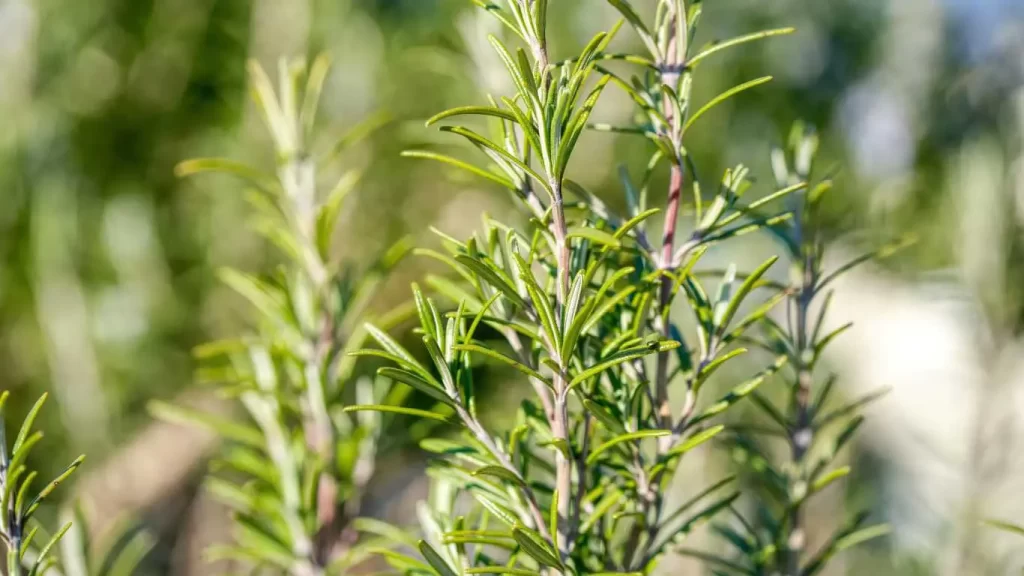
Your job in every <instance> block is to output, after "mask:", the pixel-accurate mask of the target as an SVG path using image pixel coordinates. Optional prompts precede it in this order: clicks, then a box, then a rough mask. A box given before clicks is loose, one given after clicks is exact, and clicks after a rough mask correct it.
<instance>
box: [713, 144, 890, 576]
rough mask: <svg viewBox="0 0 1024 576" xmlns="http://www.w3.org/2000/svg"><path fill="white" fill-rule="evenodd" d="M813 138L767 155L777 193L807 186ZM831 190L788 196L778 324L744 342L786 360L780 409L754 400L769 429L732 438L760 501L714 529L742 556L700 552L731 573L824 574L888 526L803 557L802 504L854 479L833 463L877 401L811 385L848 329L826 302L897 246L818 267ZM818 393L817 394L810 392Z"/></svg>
mask: <svg viewBox="0 0 1024 576" xmlns="http://www.w3.org/2000/svg"><path fill="white" fill-rule="evenodd" d="M817 146H818V141H817V136H816V135H815V134H814V133H813V131H812V130H810V129H808V128H806V127H805V126H803V125H802V124H797V125H796V126H795V127H794V128H793V131H792V133H791V135H790V138H789V143H788V146H787V147H786V148H777V149H775V150H773V152H772V168H773V172H774V175H775V180H776V183H777V185H778V186H780V187H785V186H790V185H794V184H796V183H806V182H808V181H809V180H810V178H811V176H812V174H811V172H812V167H813V160H814V157H815V155H816V152H817ZM831 189H832V181H831V180H830V179H829V178H825V179H822V180H820V181H818V182H816V183H815V184H814V185H813V186H804V187H801V188H800V189H799V190H797V191H796V192H795V193H793V194H791V195H789V196H788V198H787V199H786V201H787V203H788V209H789V212H790V213H791V214H792V218H789V219H787V220H786V221H785V222H782V223H779V224H778V225H776V226H774V227H773V232H774V235H775V237H776V238H777V239H778V240H779V241H780V242H779V243H780V244H781V245H782V247H783V248H784V250H785V252H786V254H787V256H788V259H789V261H790V266H791V272H790V275H789V276H790V283H789V285H788V286H787V288H786V289H785V290H784V291H783V292H782V293H781V294H782V295H783V296H784V297H785V300H786V305H785V306H784V310H785V311H784V314H783V317H782V319H781V321H778V320H776V319H774V318H772V317H765V318H764V319H763V320H762V322H761V324H760V326H761V327H762V328H763V330H762V332H763V333H762V334H761V335H753V334H751V335H747V336H745V337H744V341H745V342H746V343H749V344H750V345H753V346H756V347H758V348H762V349H765V350H768V351H770V352H771V353H773V354H779V355H781V356H783V357H785V358H787V359H788V364H789V367H788V370H787V371H785V374H786V376H785V377H784V378H782V379H781V381H782V383H783V384H784V385H785V394H783V397H784V399H785V403H784V405H783V406H778V405H777V403H775V402H773V401H772V399H771V395H769V394H762V393H761V392H760V391H755V392H754V393H753V394H752V395H751V397H752V400H753V401H754V402H753V403H754V405H756V406H757V407H758V408H759V409H760V410H761V411H762V412H763V414H764V415H765V416H766V418H767V422H768V424H769V427H768V428H767V429H765V430H761V429H758V428H756V427H749V428H747V429H744V430H742V431H741V432H738V433H737V434H735V435H734V436H732V438H731V440H730V442H731V443H732V444H733V447H734V448H735V449H737V450H738V451H739V452H740V453H742V454H744V456H745V458H744V459H745V460H746V461H747V462H752V463H754V465H752V466H749V472H750V476H751V477H752V478H751V479H752V481H751V482H749V484H750V487H751V489H752V491H753V492H755V495H756V498H755V500H756V502H755V511H756V517H755V518H751V519H750V520H745V519H743V518H742V516H740V515H739V514H738V513H737V514H736V517H737V518H738V519H739V520H740V521H739V522H738V527H739V530H735V529H732V528H730V527H728V526H724V525H722V526H716V529H717V531H718V532H719V533H720V534H721V535H723V536H724V537H725V538H726V540H727V541H728V542H729V543H730V546H731V547H734V548H735V552H736V553H737V554H738V555H739V556H740V561H739V562H738V563H737V562H735V561H734V560H733V559H731V558H723V557H717V556H712V555H708V554H700V556H701V557H703V558H705V559H707V560H709V561H710V562H711V563H712V564H717V565H719V566H726V567H732V568H734V569H735V570H737V571H739V572H742V573H745V574H758V575H762V574H763V575H770V574H784V575H786V576H811V575H813V574H818V573H820V572H821V571H822V570H823V569H824V567H825V566H826V565H827V563H828V560H829V559H830V558H831V557H832V556H834V555H835V554H836V553H838V552H840V551H842V550H844V549H846V548H849V547H851V546H853V545H855V544H858V543H861V542H864V541H866V540H869V539H872V538H876V537H879V536H882V535H884V534H886V533H888V527H887V526H886V525H884V524H874V525H867V522H868V519H869V516H868V514H867V513H860V514H857V515H855V516H854V517H852V518H850V519H848V520H847V521H844V522H843V524H842V525H841V526H840V527H839V529H838V530H837V531H836V533H835V534H834V535H832V536H831V537H828V538H824V539H821V540H823V543H822V544H821V545H820V547H819V548H818V549H817V550H809V549H808V546H807V544H808V541H809V535H808V533H807V530H808V528H807V526H806V525H805V524H804V518H803V516H804V509H805V508H806V506H807V503H808V501H809V500H810V499H811V498H812V497H813V496H815V495H816V494H818V493H820V492H822V491H823V490H825V489H826V488H828V487H829V486H831V485H833V483H834V482H836V481H837V480H840V479H841V478H844V477H845V476H847V475H848V474H849V473H850V467H849V466H837V465H836V462H835V461H836V458H837V455H838V453H839V452H840V450H842V449H843V448H844V447H845V446H846V445H847V444H848V443H849V441H850V440H851V439H852V438H853V436H854V434H855V433H856V431H857V429H858V428H859V427H860V425H861V424H862V423H863V421H864V417H863V416H862V415H860V410H861V408H862V407H864V406H865V405H867V404H868V403H870V402H871V401H873V400H875V399H877V398H879V397H880V396H881V394H882V393H883V392H876V393H872V394H869V395H867V396H866V397H864V398H859V399H856V400H854V401H853V402H850V403H848V404H845V405H840V406H834V405H833V404H834V403H833V402H832V395H833V392H834V390H835V384H836V376H835V375H831V376H830V377H829V378H827V379H826V380H825V381H824V382H823V383H822V384H821V386H820V387H816V386H815V383H814V380H815V376H816V374H815V373H816V370H817V369H819V368H820V365H821V363H822V362H821V360H822V353H823V352H824V351H825V348H826V347H827V346H828V345H829V344H830V343H831V342H832V341H833V340H834V339H835V338H836V337H838V336H839V335H841V334H842V333H843V332H845V331H846V330H847V329H848V328H850V327H851V324H843V325H841V326H839V327H838V328H836V329H834V330H832V331H829V332H826V330H825V319H826V315H827V313H828V311H829V304H830V303H831V301H832V294H833V292H832V287H831V286H832V283H833V282H834V281H835V280H836V279H837V278H839V277H840V276H841V275H842V274H843V273H845V272H847V271H848V270H850V269H852V268H853V267H855V266H857V265H859V264H862V263H864V262H867V261H869V260H871V259H874V258H877V257H883V256H885V255H887V254H889V253H891V252H892V251H893V250H895V249H896V248H898V246H899V244H896V245H890V246H886V247H884V248H882V249H881V250H877V251H873V252H868V253H866V254H864V255H862V256H859V257H857V258H854V259H853V260H851V261H849V262H846V263H844V264H842V265H840V266H839V267H837V268H835V269H833V270H826V269H825V268H824V264H823V256H824V252H825V241H824V238H823V237H822V234H821V230H820V224H819V223H820V220H821V214H820V212H821V207H822V200H823V199H824V198H825V197H826V195H827V194H828V192H829V191H830V190H831ZM816 388H818V389H817V390H816ZM779 438H781V439H782V440H783V443H784V444H785V448H786V450H784V453H785V454H787V455H788V458H785V459H782V460H781V461H779V460H778V459H774V458H772V456H771V454H773V453H774V452H772V451H771V450H770V449H769V446H770V445H771V444H772V443H773V442H775V441H776V440H778V439H779Z"/></svg>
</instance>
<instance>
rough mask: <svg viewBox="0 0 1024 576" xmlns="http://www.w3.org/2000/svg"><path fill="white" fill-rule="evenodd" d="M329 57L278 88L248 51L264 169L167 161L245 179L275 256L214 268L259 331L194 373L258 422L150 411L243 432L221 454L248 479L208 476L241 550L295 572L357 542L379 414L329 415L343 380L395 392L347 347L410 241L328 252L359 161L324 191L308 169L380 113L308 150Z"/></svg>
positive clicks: (306, 575) (362, 396) (310, 575)
mask: <svg viewBox="0 0 1024 576" xmlns="http://www.w3.org/2000/svg"><path fill="white" fill-rule="evenodd" d="M328 68H329V61H328V59H327V58H326V57H325V56H321V57H320V58H318V59H316V60H315V61H314V62H313V63H312V65H311V66H309V67H308V68H307V66H306V63H305V62H304V61H288V60H285V59H282V60H281V61H280V64H279V70H278V72H279V82H278V85H277V88H276V89H275V87H274V84H273V83H272V82H271V80H270V78H269V77H268V76H267V74H266V73H265V72H264V71H263V69H262V68H261V67H260V66H259V65H258V64H256V63H251V64H250V66H249V74H250V81H251V87H252V95H253V98H254V100H255V101H256V104H257V105H258V108H259V111H260V112H261V114H262V117H263V121H264V123H265V125H266V127H267V129H268V131H269V132H270V135H271V139H272V141H273V144H274V157H275V159H276V166H275V170H274V172H273V173H268V172H265V171H263V170H260V169H256V168H252V167H249V166H246V165H243V164H240V163H237V162H234V161H231V160H226V159H220V158H205V159H195V160H188V161H185V162H183V163H181V164H180V165H179V166H178V168H177V172H178V174H179V175H181V176H187V175H192V174H196V173H201V172H207V171H220V172H227V173H230V174H233V175H235V176H239V177H241V178H242V179H244V180H245V181H247V182H248V183H249V184H251V185H253V186H254V187H255V191H254V192H252V193H251V194H250V195H249V197H248V199H249V200H250V202H251V204H252V206H253V209H254V212H255V215H256V217H255V218H254V220H255V222H256V225H255V228H256V230H257V231H259V232H260V233H262V234H263V235H264V236H265V237H266V238H267V239H268V240H269V241H270V242H272V243H273V244H274V245H275V246H276V247H277V248H279V249H280V251H281V253H282V255H283V256H284V259H283V263H282V265H281V266H280V267H279V269H278V271H277V273H276V274H275V275H273V276H271V277H269V278H260V277H257V276H254V275H250V274H245V273H242V272H238V271H234V270H226V271H224V272H223V273H222V278H223V280H224V281H225V282H226V283H227V284H228V285H230V286H231V287H232V288H234V289H235V290H236V291H237V292H238V293H239V294H241V295H242V296H244V297H245V298H246V299H247V300H249V302H250V303H251V304H252V305H253V308H254V309H255V310H256V311H257V312H258V314H257V319H258V321H257V326H258V333H257V334H253V335H250V336H248V337H246V338H242V339H239V340H231V341H228V342H218V343H212V344H209V345H205V346H201V347H200V348H199V349H198V350H197V354H198V355H199V356H200V357H201V358H202V359H204V360H205V361H206V362H208V363H210V364H211V365H212V366H213V367H211V368H207V370H206V372H205V373H211V374H216V376H217V381H218V383H220V384H222V385H223V386H225V388H226V389H227V390H231V391H238V392H233V394H234V395H237V396H238V397H239V399H240V401H241V403H242V405H243V406H244V407H245V408H246V410H247V412H248V414H249V417H250V418H251V420H252V421H253V422H254V423H255V425H256V429H251V428H249V427H244V426H243V427H239V426H238V425H236V424H231V423H222V422H219V421H216V420H215V419H213V418H211V417H210V416H208V415H204V414H196V413H193V412H191V411H189V410H186V409H184V408H181V407H177V406H171V405H167V404H162V403H155V404H154V405H153V407H152V409H153V411H154V412H155V413H156V414H157V415H158V416H161V417H164V418H167V419H171V420H175V421H188V422H192V423H195V424H198V425H201V426H205V427H208V428H212V429H214V430H215V431H216V432H218V433H220V434H222V435H223V436H225V437H226V438H227V439H230V440H233V441H234V442H235V443H238V444H241V446H232V447H230V448H229V449H228V450H227V451H226V453H225V454H224V456H223V459H224V464H226V468H228V469H233V470H235V471H237V472H240V473H241V474H242V477H243V478H248V479H249V481H248V482H246V483H245V484H244V485H243V486H237V485H235V484H233V483H232V481H229V480H222V479H219V478H211V479H209V482H210V484H211V485H213V486H214V487H215V488H214V491H215V493H217V494H220V495H226V496H227V498H226V500H227V501H228V502H229V504H231V505H232V506H233V507H234V508H235V511H236V520H237V525H238V529H239V530H238V542H237V544H238V546H239V547H240V549H241V550H243V551H244V552H245V555H246V558H248V559H249V560H252V561H253V562H254V563H255V564H257V565H259V564H264V563H271V564H274V565H277V566H278V567H279V568H284V569H285V570H287V571H288V573H290V574H295V575H297V576H319V575H321V574H323V573H325V570H327V567H328V566H329V565H330V564H331V563H332V562H334V561H335V560H337V559H338V558H339V556H340V555H341V553H342V552H345V551H347V550H349V549H350V548H351V547H352V546H353V545H354V544H355V542H356V533H355V525H354V524H353V520H354V518H355V517H356V516H358V515H359V513H360V509H361V503H362V498H363V492H364V489H365V487H366V485H367V484H368V483H369V482H370V479H371V477H372V475H373V472H374V469H375V466H374V461H375V460H376V457H377V450H378V444H379V440H380V438H381V433H382V430H383V427H384V426H385V425H386V423H387V422H386V421H385V420H384V419H382V418H381V417H379V416H378V415H371V414H362V415H341V416H338V415H337V414H335V412H336V411H335V408H336V407H338V406H339V405H340V404H341V402H342V397H341V395H342V394H343V391H344V389H345V388H346V386H351V387H354V388H355V390H354V394H355V396H356V398H357V399H359V400H360V401H370V402H373V401H379V400H383V399H384V398H393V399H400V398H401V396H400V395H398V394H396V393H395V392H394V391H392V390H391V387H390V386H389V384H388V383H387V382H384V381H377V382H374V381H372V380H366V379H356V378H355V377H354V371H353V370H354V359H352V358H349V357H347V356H346V354H345V352H346V351H349V350H353V349H355V348H357V347H359V346H360V345H361V344H362V341H363V339H364V338H365V334H366V332H365V330H364V329H363V328H362V327H361V326H360V323H361V321H362V319H366V316H367V314H368V312H367V308H368V304H369V302H370V300H371V298H372V296H373V293H374V288H375V287H376V286H377V285H378V284H379V282H380V281H381V280H382V278H383V275H384V273H386V272H387V271H388V270H389V269H390V268H391V267H393V266H394V265H395V264H396V263H397V262H398V260H399V259H400V258H401V257H402V256H403V254H405V252H407V247H406V246H405V244H404V243H403V242H400V243H399V244H397V245H396V246H395V247H393V248H392V249H390V250H389V251H387V252H386V253H385V254H383V255H382V256H381V257H380V258H379V259H378V260H377V261H375V262H371V264H370V266H369V267H367V268H366V269H363V270H358V271H354V272H355V275H354V276H349V274H350V273H352V272H353V270H351V267H348V268H347V269H346V268H343V267H342V266H341V262H339V260H340V258H339V257H338V254H337V253H336V250H335V242H334V240H335V238H334V236H335V234H334V232H335V226H336V224H337V222H338V219H339V218H338V217H339V215H340V211H341V209H342V206H343V200H344V199H345V197H346V196H347V195H348V194H349V192H350V191H351V190H352V189H353V188H354V186H355V184H356V183H357V181H358V174H356V173H355V172H352V171H343V172H342V175H341V177H340V178H339V179H338V180H337V183H336V184H335V185H334V186H333V187H331V188H329V189H326V190H321V189H320V188H319V187H318V182H319V181H322V179H323V178H324V176H325V175H326V174H328V173H329V168H330V167H331V166H332V165H334V163H335V161H336V159H337V157H338V156H339V155H341V154H342V153H343V152H345V151H346V150H347V149H348V148H349V147H351V146H352V145H354V144H355V143H356V142H357V141H358V140H359V139H360V138H361V137H362V136H365V135H366V134H368V133H370V132H372V130H373V128H375V127H376V126H378V125H380V124H381V120H380V118H378V117H372V118H371V119H370V120H368V121H365V122H364V123H362V124H358V125H356V126H355V127H353V128H352V129H351V130H350V131H349V132H347V133H345V134H343V135H342V136H341V137H340V138H339V139H338V140H337V141H336V143H334V144H333V145H332V146H330V147H328V148H325V149H323V150H316V149H314V133H315V130H314V129H315V128H316V127H317V124H318V122H317V117H316V116H317V109H318V107H319V100H320V95H321V91H322V88H323V83H324V80H325V78H326V75H327V71H328ZM343 269H346V272H345V273H342V272H341V270H343ZM404 314H406V312H405V311H404V310H403V309H399V310H398V312H397V313H396V314H392V315H390V317H389V318H381V319H379V321H378V323H377V329H386V328H388V327H389V325H391V324H393V323H394V322H396V321H398V320H400V319H401V318H402V316H403V315H404ZM340 456H343V457H340ZM257 463H258V464H257ZM270 470H273V472H272V473H270V472H268V471H270ZM268 479H271V480H270V481H268ZM268 493H269V494H270V495H268ZM268 502H269V503H271V504H273V506H275V507H276V509H275V510H274V513H275V514H276V515H277V516H278V517H279V518H280V519H281V521H282V522H283V526H282V527H274V528H271V527H270V526H269V525H264V524H262V523H261V521H260V517H261V515H263V514H264V513H265V510H266V506H267V505H268ZM279 528H280V529H279ZM261 539H269V540H270V541H274V542H277V543H279V544H280V549H279V550H278V551H277V553H276V554H275V555H274V556H272V557H271V558H268V557H267V555H268V551H267V550H266V546H263V545H261V544H260V543H259V542H260V541H261ZM264 544H265V541H264ZM282 551H287V553H286V554H282Z"/></svg>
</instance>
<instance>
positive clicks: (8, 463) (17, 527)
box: [0, 391, 85, 576]
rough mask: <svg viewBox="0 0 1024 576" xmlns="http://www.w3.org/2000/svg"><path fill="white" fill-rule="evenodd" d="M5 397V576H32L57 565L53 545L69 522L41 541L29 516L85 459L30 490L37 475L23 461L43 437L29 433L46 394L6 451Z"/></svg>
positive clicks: (0, 472)
mask: <svg viewBox="0 0 1024 576" xmlns="http://www.w3.org/2000/svg"><path fill="white" fill-rule="evenodd" d="M8 396H9V394H8V392H6V391H4V392H3V393H0V541H2V542H3V544H4V551H5V555H6V565H7V576H36V575H39V574H44V573H46V572H47V571H48V570H49V569H50V568H52V567H53V566H54V565H56V564H57V562H58V559H57V557H56V556H55V555H54V554H53V552H54V546H56V545H57V542H58V541H59V540H60V539H61V537H62V536H64V534H65V533H66V532H67V531H68V530H69V529H70V528H71V523H70V522H69V523H67V524H64V526H63V527H62V528H61V529H60V530H58V531H57V532H55V533H54V534H53V535H52V536H50V537H49V538H45V537H43V536H42V534H43V533H45V530H42V529H41V527H40V526H39V525H38V524H37V523H36V522H35V520H34V519H33V517H34V515H35V513H36V512H37V511H38V510H39V506H40V505H42V504H43V502H45V501H46V499H47V498H48V497H49V496H50V495H51V494H52V493H53V491H54V490H56V489H57V487H58V486H59V485H60V484H61V482H63V481H64V480H66V479H67V478H68V476H70V475H71V474H72V473H73V472H74V471H75V469H76V468H78V467H79V466H80V465H81V464H82V461H84V460H85V457H84V456H79V457H78V458H76V459H75V461H74V462H72V463H71V464H70V465H69V466H68V467H67V468H65V469H64V471H63V472H61V473H60V474H59V475H58V476H57V477H56V478H54V479H53V480H52V481H50V482H49V483H48V484H46V485H45V486H43V488H42V489H41V490H39V491H38V492H36V491H34V490H33V486H32V485H33V482H34V481H35V479H36V477H37V476H38V473H37V472H36V471H34V470H29V469H28V464H27V460H28V456H29V454H30V453H31V451H32V448H33V447H35V445H36V444H37V443H38V442H39V441H40V440H42V438H43V433H42V432H39V431H35V432H33V431H32V426H33V425H34V424H35V420H36V417H37V416H39V411H40V410H41V409H42V407H43V404H44V403H45V402H46V395H43V396H42V397H41V398H40V399H39V401H37V402H36V403H35V405H34V406H33V407H32V409H31V410H30V411H29V413H28V416H26V417H25V420H24V422H23V423H22V425H21V428H20V430H19V431H18V435H17V437H15V439H14V444H12V445H11V446H10V449H8V446H7V438H6V435H5V422H4V418H3V407H4V404H6V403H7V398H8ZM37 538H38V540H37ZM40 544H41V545H40Z"/></svg>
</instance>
